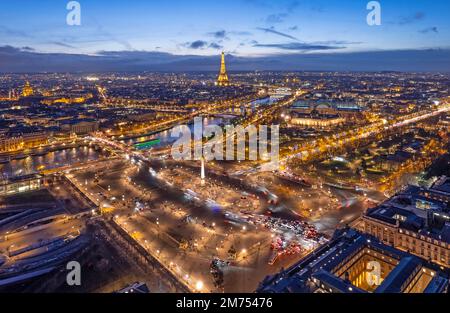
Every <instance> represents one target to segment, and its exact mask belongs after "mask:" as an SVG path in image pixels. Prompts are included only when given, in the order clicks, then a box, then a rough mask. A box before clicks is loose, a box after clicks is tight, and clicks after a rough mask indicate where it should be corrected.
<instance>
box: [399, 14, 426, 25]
mask: <svg viewBox="0 0 450 313" xmlns="http://www.w3.org/2000/svg"><path fill="white" fill-rule="evenodd" d="M423 19H425V13H424V12H416V13H414V14H413V15H410V16H403V17H401V18H400V20H399V21H398V23H397V24H399V25H407V24H412V23H415V22H418V21H421V20H423Z"/></svg>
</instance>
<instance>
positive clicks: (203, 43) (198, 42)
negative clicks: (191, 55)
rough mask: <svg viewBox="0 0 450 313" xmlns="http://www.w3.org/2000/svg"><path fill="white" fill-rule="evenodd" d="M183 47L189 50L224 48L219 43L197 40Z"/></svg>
mask: <svg viewBox="0 0 450 313" xmlns="http://www.w3.org/2000/svg"><path fill="white" fill-rule="evenodd" d="M182 46H183V47H186V48H189V49H194V50H201V49H206V48H211V49H216V50H219V49H222V48H223V46H222V45H220V44H219V43H217V42H207V41H204V40H196V41H193V42H186V43H184V44H183V45H182Z"/></svg>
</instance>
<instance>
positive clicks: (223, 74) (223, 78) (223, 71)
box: [217, 52, 230, 86]
mask: <svg viewBox="0 0 450 313" xmlns="http://www.w3.org/2000/svg"><path fill="white" fill-rule="evenodd" d="M217 85H219V86H229V85H230V81H229V80H228V74H227V68H226V66H225V53H224V52H222V62H221V63H220V73H219V77H218V78H217Z"/></svg>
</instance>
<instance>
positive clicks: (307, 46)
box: [253, 42, 345, 51]
mask: <svg viewBox="0 0 450 313" xmlns="http://www.w3.org/2000/svg"><path fill="white" fill-rule="evenodd" d="M253 46H254V47H257V48H274V49H281V50H290V51H323V50H335V49H336V50H337V49H344V48H345V47H340V46H330V45H319V44H311V43H301V42H290V43H273V44H260V43H257V44H255V45H253Z"/></svg>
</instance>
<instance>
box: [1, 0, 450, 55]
mask: <svg viewBox="0 0 450 313" xmlns="http://www.w3.org/2000/svg"><path fill="white" fill-rule="evenodd" d="M68 2H69V1H65V0H58V1H55V0H14V1H5V0H2V1H1V2H0V38H1V40H0V47H1V46H11V47H14V48H18V49H24V48H25V49H24V50H23V51H27V52H33V53H42V52H43V53H67V54H89V55H96V54H97V55H98V54H99V52H101V51H147V52H151V51H157V52H167V53H170V54H175V55H201V56H209V55H217V54H218V53H219V52H221V51H225V52H226V53H228V54H233V55H234V56H237V57H261V56H277V55H278V56H279V55H284V54H305V53H308V54H313V53H314V54H315V53H327V54H330V53H343V52H367V51H380V50H381V51H384V50H422V49H444V50H446V49H448V48H449V47H450V19H448V12H449V11H450V1H447V0H437V1H423V0H410V1H407V0H396V1H394V0H384V1H383V0H382V1H379V2H380V3H381V9H382V11H381V12H382V25H381V26H369V25H368V24H367V22H366V17H367V14H368V13H369V11H368V10H367V9H366V6H367V3H368V2H369V1H367V0H298V1H296V0H277V1H275V0H228V1H211V0H209V1H204V0H192V1H186V0H173V1H162V0H151V1H148V0H133V1H132V4H133V5H127V3H130V2H127V1H119V0H80V1H79V3H80V4H81V26H68V25H67V24H66V15H67V13H68V10H67V9H66V5H67V3H68ZM100 54H101V53H100Z"/></svg>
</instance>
